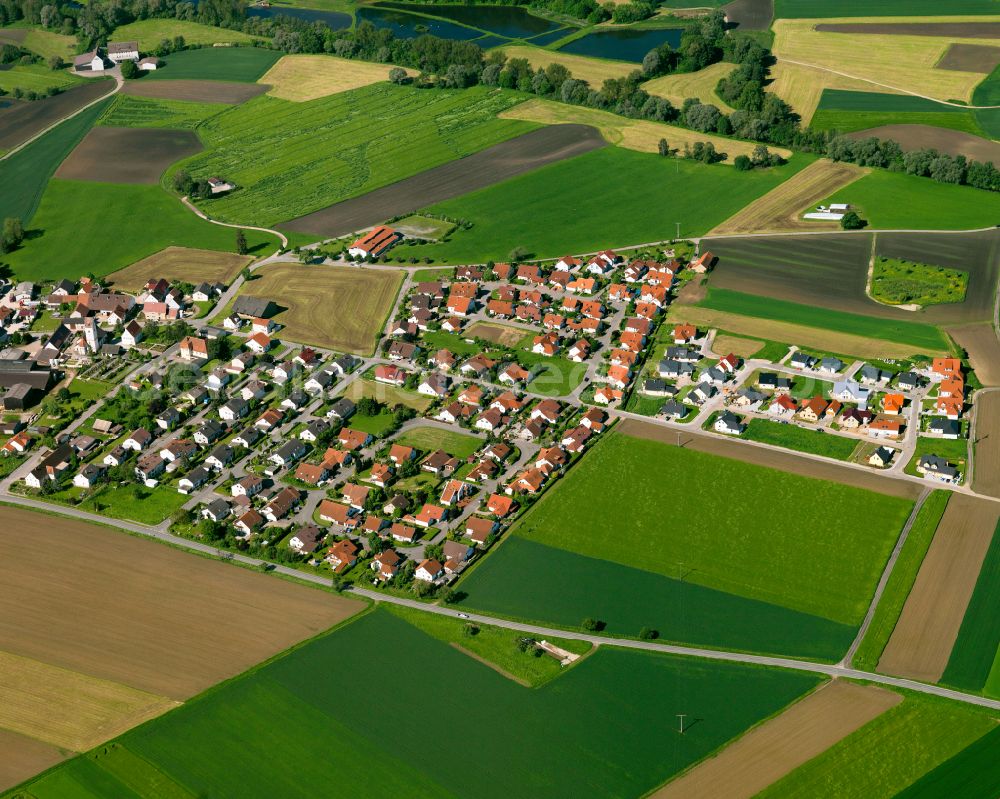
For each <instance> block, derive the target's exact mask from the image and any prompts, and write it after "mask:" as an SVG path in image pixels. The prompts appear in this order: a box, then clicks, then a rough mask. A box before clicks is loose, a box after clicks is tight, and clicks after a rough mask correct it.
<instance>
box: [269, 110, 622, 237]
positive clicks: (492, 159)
mask: <svg viewBox="0 0 1000 799" xmlns="http://www.w3.org/2000/svg"><path fill="white" fill-rule="evenodd" d="M606 144H607V142H606V141H604V139H603V138H602V137H601V134H600V133H599V132H598V131H597V129H596V128H592V127H590V126H589V125H552V126H550V127H545V128H540V129H539V130H534V131H532V132H531V133H525V134H524V135H523V136H518V137H517V138H514V139H510V140H508V141H505V142H501V143H500V144H497V145H494V146H493V147H487V148H486V149H485V150H482V151H480V152H478V153H474V154H473V155H470V156H468V157H466V158H460V159H458V160H457V161H450V162H449V163H447V164H442V165H441V166H438V167H435V168H434V169H428V170H427V171H425V172H421V173H420V174H419V175H414V176H413V177H409V178H406V179H405V180H401V181H399V182H397V183H393V184H391V185H389V186H383V187H382V188H380V189H376V190H375V191H372V192H369V193H368V194H364V195H362V196H360V197H355V198H354V199H351V200H345V201H344V202H340V203H336V204H334V205H331V206H329V207H327V208H323V209H320V210H319V211H314V212H313V213H311V214H306V215H305V216H300V217H298V218H297V219H292V220H289V221H288V222H284V223H282V224H281V225H279V227H280V228H282V229H285V230H294V231H298V232H300V233H310V234H314V235H317V236H328V237H331V238H332V237H336V236H344V235H346V234H348V233H352V232H353V231H355V230H361V229H363V228H366V227H370V226H372V225H375V224H378V223H379V222H381V221H383V220H385V219H388V218H389V217H393V216H402V215H404V214H408V213H411V212H413V211H416V210H418V209H420V208H424V207H426V206H429V205H433V204H435V203H439V202H442V201H444V200H450V199H451V198H452V197H458V196H460V195H463V194H468V193H469V192H472V191H476V190H477V189H483V188H486V187H487V186H492V185H493V184H494V183H499V182H501V181H504V180H508V179H510V178H512V177H515V176H517V175H521V174H523V173H525V172H530V171H532V170H535V169H538V168H539V167H542V166H545V165H546V164H551V163H555V162H556V161H562V160H563V159H565V158H572V157H573V156H575V155H582V154H583V153H586V152H590V151H591V150H596V149H598V148H600V147H604V146H605V145H606Z"/></svg>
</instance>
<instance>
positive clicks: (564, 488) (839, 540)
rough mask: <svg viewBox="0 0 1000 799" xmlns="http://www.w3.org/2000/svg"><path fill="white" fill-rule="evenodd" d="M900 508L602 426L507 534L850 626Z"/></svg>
mask: <svg viewBox="0 0 1000 799" xmlns="http://www.w3.org/2000/svg"><path fill="white" fill-rule="evenodd" d="M911 507H912V503H911V502H909V501H907V500H903V499H899V498H896V497H890V496H885V495H883V494H876V493H874V492H870V491H865V490H862V489H858V488H853V487H850V486H845V485H842V484H839V483H834V482H831V481H821V480H815V479H811V478H808V477H803V476H799V475H795V474H788V473H785V472H779V471H776V470H773V469H768V468H763V467H759V466H754V465H752V464H748V463H744V462H741V461H734V460H728V459H726V458H721V457H717V456H714V455H708V454H705V453H702V452H695V451H691V450H686V449H679V448H677V447H673V446H669V445H667V444H663V443H660V442H656V441H648V440H644V439H639V438H632V437H629V436H625V435H620V434H612V435H611V436H609V437H607V438H605V439H604V440H602V441H601V442H600V443H598V444H597V445H596V446H595V447H594V448H593V449H592V450H591V451H590V452H589V453H588V454H587V457H586V458H584V459H582V460H581V461H580V462H579V463H578V464H577V465H576V466H574V467H573V468H572V469H571V470H570V471H569V473H568V474H567V475H566V476H565V477H563V478H562V479H561V480H560V482H559V483H558V484H557V485H556V486H555V487H554V488H553V489H552V490H550V491H549V492H547V493H546V494H545V496H544V497H543V498H542V499H541V500H540V501H539V502H538V503H537V504H536V505H535V506H534V507H533V508H532V510H531V511H530V512H529V513H528V514H527V515H526V516H525V517H524V518H523V519H522V520H521V521H520V522H519V523H518V525H517V527H516V528H515V533H516V534H517V535H518V536H520V537H522V538H526V539H528V540H531V541H535V542H537V543H540V544H545V545H547V546H551V547H557V548H560V549H563V550H567V551H570V552H576V553H578V554H581V555H586V556H588V557H592V558H598V559H601V560H606V561H609V562H611V563H618V564H620V565H623V566H629V567H632V568H635V569H641V570H644V571H647V572H652V573H654V574H660V575H663V576H666V577H677V576H678V573H681V574H683V575H685V576H684V579H685V580H686V581H688V582H692V583H697V584H700V585H703V586H706V587H708V588H714V589H716V590H718V591H723V592H727V593H732V594H736V595H738V596H742V597H746V598H750V599H757V600H760V601H762V602H767V603H771V604H774V605H780V606H782V607H786V608H790V609H793V610H798V611H800V612H803V613H808V614H812V615H816V616H822V617H823V618H826V619H829V620H831V621H835V622H838V623H841V624H845V625H856V624H858V623H859V622H860V621H861V618H862V617H863V615H864V612H865V610H866V608H867V604H868V600H869V598H870V597H871V594H872V592H873V590H874V588H875V584H876V582H877V581H878V578H879V575H880V574H881V571H882V567H883V565H884V564H885V561H886V559H887V557H888V555H889V552H890V550H891V549H892V546H893V544H894V542H895V539H896V536H897V535H898V533H899V531H900V529H902V525H903V523H904V521H905V520H906V518H907V516H908V514H909V512H910V509H911ZM567 519H573V520H574V523H573V524H567V523H566V520H567ZM481 568H482V567H481Z"/></svg>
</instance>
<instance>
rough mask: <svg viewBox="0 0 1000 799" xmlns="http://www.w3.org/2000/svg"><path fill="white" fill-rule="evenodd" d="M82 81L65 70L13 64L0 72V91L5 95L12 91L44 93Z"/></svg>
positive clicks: (45, 65)
mask: <svg viewBox="0 0 1000 799" xmlns="http://www.w3.org/2000/svg"><path fill="white" fill-rule="evenodd" d="M82 80H83V78H78V77H77V76H76V75H73V74H72V73H71V72H68V71H67V70H65V69H56V70H53V69H49V67H48V65H47V64H15V65H14V66H13V67H11V68H10V69H5V70H2V71H0V89H3V90H4V91H5V92H7V93H11V92H13V91H14V89H23V90H24V91H35V92H44V91H46V90H47V89H49V88H51V87H55V88H58V89H68V88H70V87H71V86H76V85H77V84H78V83H80V81H82Z"/></svg>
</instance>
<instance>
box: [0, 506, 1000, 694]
mask: <svg viewBox="0 0 1000 799" xmlns="http://www.w3.org/2000/svg"><path fill="white" fill-rule="evenodd" d="M0 496H2V498H3V502H4V503H6V504H8V505H16V506H19V507H22V508H28V509H32V510H41V511H44V512H46V513H49V514H51V513H52V512H53V510H52V506H51V505H48V504H46V503H44V502H39V501H38V500H33V499H28V498H26V497H21V496H18V495H17V494H11V493H9V492H7V491H0ZM61 512H63V513H65V509H62V511H61ZM72 516H73V517H74V518H78V519H83V520H86V521H92V522H96V523H98V524H103V523H106V520H105V519H104V518H103V517H101V516H98V515H97V514H92V513H84V512H81V511H75V512H74V513H73V514H72ZM115 525H116V526H117V527H120V528H122V529H124V530H127V531H129V532H133V533H137V534H138V535H141V536H146V537H150V538H154V539H157V540H160V541H164V542H167V543H169V544H171V545H173V546H175V547H179V548H181V549H187V550H192V551H194V552H199V553H201V554H203V555H208V556H210V557H213V558H214V557H217V553H218V549H217V548H216V547H214V546H209V545H207V544H202V543H200V542H198V541H192V540H190V539H187V538H181V537H179V536H175V535H171V534H170V533H168V532H165V531H164V530H162V529H159V528H156V527H149V526H146V525H142V524H135V523H133V522H128V521H116V522H115ZM233 560H235V561H237V562H239V563H241V564H244V565H247V566H253V567H259V566H261V565H262V564H264V563H265V562H266V561H262V560H258V559H257V558H251V557H248V556H246V555H241V554H238V553H237V554H234V555H233ZM268 565H269V566H271V567H272V570H273V571H274V572H276V573H278V574H281V575H283V576H285V577H291V578H294V579H295V580H300V581H304V582H308V583H314V584H317V585H322V586H325V587H329V586H330V584H331V581H330V580H328V579H326V578H324V577H319V576H316V575H312V574H307V573H305V572H301V571H298V570H296V569H291V568H289V567H287V566H282V565H280V564H279V565H275V564H270V563H269V564H268ZM350 593H351V594H356V595H357V596H360V597H363V598H364V599H368V600H371V601H373V602H390V603H393V604H398V605H405V606H407V607H410V608H414V609H416V610H422V611H424V612H425V613H440V614H442V615H445V616H452V615H453V614H454V613H455V611H454V610H452V609H451V608H445V607H440V606H438V605H428V604H426V603H423V602H418V601H416V600H410V599H404V598H403V597H397V596H392V595H388V594H383V593H379V592H376V591H369V590H367V589H364V588H353V589H351V592H350ZM467 615H468V616H469V621H473V622H478V623H480V624H492V625H494V626H496V627H506V628H508V629H511V630H520V631H521V632H526V633H531V634H534V635H538V636H543V637H544V636H554V637H557V638H559V637H561V638H572V639H575V640H579V641H586V642H588V643H591V644H594V645H600V644H606V645H613V646H621V647H625V648H628V649H642V650H647V651H650V652H665V653H667V654H674V655H685V656H689V657H700V658H705V659H707V660H723V661H730V662H734V663H749V664H755V665H760V666H774V667H777V668H786V669H793V670H796V671H807V672H811V673H813V674H824V675H826V676H828V677H844V678H847V679H852V680H864V681H867V682H874V683H878V684H881V685H888V686H891V687H895V688H908V689H910V690H912V691H917V692H918V693H924V694H931V695H934V696H940V697H944V698H945V699H953V700H955V701H957V702H963V703H965V704H971V705H978V706H980V707H986V708H991V709H993V710H1000V700H996V699H989V698H987V697H983V696H977V695H975V694H967V693H964V692H962V691H955V690H952V689H950V688H942V687H941V686H939V685H931V684H928V683H923V682H919V681H917V680H911V679H907V678H905V677H892V676H889V675H885V674H876V673H873V672H866V671H860V670H858V669H851V668H846V667H844V666H840V665H828V664H825V663H812V662H810V661H806V660H795V659H793V658H783V657H772V656H768V655H750V654H746V653H743V652H726V651H723V650H716V649H703V648H698V647H689V646H677V645H674V644H658V643H656V642H654V641H639V640H635V639H631V638H615V637H611V636H603V635H591V634H589V633H581V632H577V631H574V630H560V629H556V628H553V627H542V626H540V625H537V624H526V623H522V622H517V621H511V620H510V619H502V618H497V617H494V616H488V615H485V614H481V613H469V614H467Z"/></svg>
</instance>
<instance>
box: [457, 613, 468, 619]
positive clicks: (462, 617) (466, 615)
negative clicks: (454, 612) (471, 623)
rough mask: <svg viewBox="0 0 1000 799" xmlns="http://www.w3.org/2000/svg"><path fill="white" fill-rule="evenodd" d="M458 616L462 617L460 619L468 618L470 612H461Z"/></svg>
mask: <svg viewBox="0 0 1000 799" xmlns="http://www.w3.org/2000/svg"><path fill="white" fill-rule="evenodd" d="M458 618H460V619H467V618H469V614H468V613H459V614H458Z"/></svg>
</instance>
